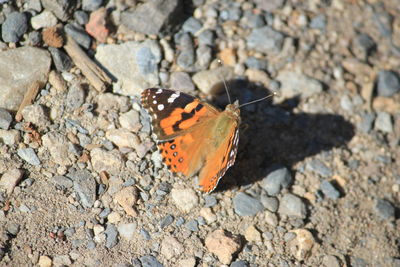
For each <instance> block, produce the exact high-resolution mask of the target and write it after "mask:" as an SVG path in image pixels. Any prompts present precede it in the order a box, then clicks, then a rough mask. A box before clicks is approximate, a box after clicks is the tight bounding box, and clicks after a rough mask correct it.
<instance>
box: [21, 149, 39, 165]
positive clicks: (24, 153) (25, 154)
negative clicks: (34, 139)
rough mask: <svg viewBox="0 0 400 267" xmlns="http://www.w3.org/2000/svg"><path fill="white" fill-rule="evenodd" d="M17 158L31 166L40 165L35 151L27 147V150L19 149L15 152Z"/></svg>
mask: <svg viewBox="0 0 400 267" xmlns="http://www.w3.org/2000/svg"><path fill="white" fill-rule="evenodd" d="M17 154H18V156H19V157H20V158H21V159H23V160H25V161H26V162H28V163H29V164H31V165H34V166H39V165H40V160H39V158H38V156H37V155H36V152H35V150H33V148H31V147H28V148H20V149H18V150H17Z"/></svg>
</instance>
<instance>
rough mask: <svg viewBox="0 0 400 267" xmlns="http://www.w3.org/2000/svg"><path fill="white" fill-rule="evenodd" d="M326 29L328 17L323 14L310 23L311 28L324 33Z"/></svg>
mask: <svg viewBox="0 0 400 267" xmlns="http://www.w3.org/2000/svg"><path fill="white" fill-rule="evenodd" d="M325 27H326V16H325V15H323V14H321V15H317V16H316V17H314V18H313V19H312V20H311V22H310V28H312V29H317V30H320V31H324V30H325Z"/></svg>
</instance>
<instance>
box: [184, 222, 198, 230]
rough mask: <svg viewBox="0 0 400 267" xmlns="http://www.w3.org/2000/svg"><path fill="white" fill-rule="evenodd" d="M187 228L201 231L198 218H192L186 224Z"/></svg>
mask: <svg viewBox="0 0 400 267" xmlns="http://www.w3.org/2000/svg"><path fill="white" fill-rule="evenodd" d="M185 227H186V229H188V230H189V231H192V232H197V231H199V223H198V221H197V220H190V221H188V222H187V223H186V224H185Z"/></svg>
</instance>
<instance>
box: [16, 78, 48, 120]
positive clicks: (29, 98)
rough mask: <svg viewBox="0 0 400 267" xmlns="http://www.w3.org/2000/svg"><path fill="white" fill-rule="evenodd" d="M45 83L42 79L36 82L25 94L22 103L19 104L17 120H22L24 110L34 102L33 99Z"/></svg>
mask: <svg viewBox="0 0 400 267" xmlns="http://www.w3.org/2000/svg"><path fill="white" fill-rule="evenodd" d="M43 86H44V84H43V83H42V82H40V81H36V82H34V83H33V84H32V85H31V86H30V87H29V88H28V90H27V91H26V93H25V95H24V99H23V100H22V102H21V104H20V105H19V108H18V111H17V114H16V115H15V120H16V121H17V122H20V121H21V120H22V114H21V113H22V110H23V109H24V108H25V107H26V106H29V105H32V104H33V100H35V98H36V96H37V95H38V93H39V89H40V88H42V87H43Z"/></svg>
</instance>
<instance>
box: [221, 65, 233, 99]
mask: <svg viewBox="0 0 400 267" xmlns="http://www.w3.org/2000/svg"><path fill="white" fill-rule="evenodd" d="M218 63H219V64H220V65H221V66H223V65H222V61H221V60H220V59H218ZM221 78H222V82H223V83H224V87H225V91H226V95H227V96H228V100H229V104H232V101H231V96H230V94H229V90H228V86H227V85H226V81H225V78H224V76H222V77H221Z"/></svg>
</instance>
